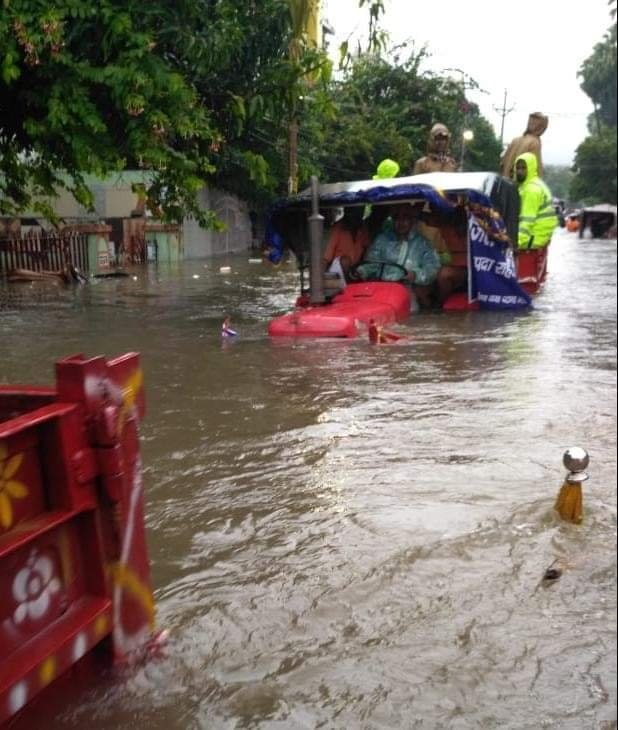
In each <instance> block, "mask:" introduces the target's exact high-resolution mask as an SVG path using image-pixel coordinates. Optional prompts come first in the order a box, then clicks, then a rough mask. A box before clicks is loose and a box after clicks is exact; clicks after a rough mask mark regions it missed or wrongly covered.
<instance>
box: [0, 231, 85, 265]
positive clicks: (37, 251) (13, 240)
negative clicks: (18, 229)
mask: <svg viewBox="0 0 618 730" xmlns="http://www.w3.org/2000/svg"><path fill="white" fill-rule="evenodd" d="M66 264H72V265H73V266H75V267H77V268H78V269H79V270H80V271H84V272H87V271H88V270H89V263H88V236H87V235H86V234H84V233H45V232H40V233H27V234H26V235H25V236H23V237H21V238H18V237H9V238H0V275H2V274H8V273H9V272H11V271H14V270H15V269H29V270H30V271H59V270H60V269H62V268H63V267H64V266H65V265H66Z"/></svg>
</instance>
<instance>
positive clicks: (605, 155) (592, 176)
mask: <svg viewBox="0 0 618 730" xmlns="http://www.w3.org/2000/svg"><path fill="white" fill-rule="evenodd" d="M616 155H617V151H616V129H615V128H610V127H606V128H604V129H602V130H601V132H600V133H599V134H594V135H591V136H590V137H588V138H587V139H586V140H585V141H584V142H583V143H582V144H581V145H580V146H579V147H578V149H577V152H576V154H575V169H576V170H577V174H576V176H575V178H574V180H573V183H572V185H571V197H572V199H573V200H577V201H581V202H583V203H613V204H614V205H615V204H616V203H617V202H618V201H617V200H616Z"/></svg>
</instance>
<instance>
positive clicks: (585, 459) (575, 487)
mask: <svg viewBox="0 0 618 730" xmlns="http://www.w3.org/2000/svg"><path fill="white" fill-rule="evenodd" d="M563 463H564V465H565V466H566V468H567V469H568V470H569V473H568V474H567V477H566V479H565V481H564V484H563V485H562V487H561V489H560V492H559V493H558V499H557V500H556V507H555V509H556V511H557V512H558V514H559V515H560V517H561V518H562V519H563V520H565V521H566V522H572V523H574V524H576V525H579V524H580V523H581V522H582V520H583V518H584V500H583V494H582V484H583V483H584V482H585V481H587V480H588V474H586V469H587V468H588V464H589V463H590V456H589V455H588V452H587V451H586V450H585V449H581V448H579V447H578V446H575V447H573V448H570V449H567V451H566V452H565V454H564V458H563Z"/></svg>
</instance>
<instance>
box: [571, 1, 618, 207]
mask: <svg viewBox="0 0 618 730" xmlns="http://www.w3.org/2000/svg"><path fill="white" fill-rule="evenodd" d="M609 5H610V7H611V12H612V16H614V17H615V12H616V3H615V2H610V3H609ZM579 76H580V78H581V87H582V89H583V90H584V91H585V92H586V94H587V95H588V96H589V97H590V99H591V100H592V103H593V104H594V109H595V111H594V115H593V117H592V118H591V120H590V122H589V127H590V132H591V134H590V136H589V137H588V138H587V139H586V140H584V142H582V144H581V145H580V146H579V147H578V148H577V151H576V153H575V165H574V171H575V177H574V178H573V182H572V185H571V197H572V198H573V199H574V200H581V201H583V202H586V203H599V202H613V203H616V174H617V168H618V159H617V153H616V125H617V115H616V83H617V80H618V79H617V66H616V26H615V25H614V26H612V28H610V30H609V31H608V32H607V33H606V35H605V38H604V39H603V41H602V42H601V43H597V44H596V46H595V47H594V50H593V52H592V54H591V55H590V56H589V57H588V58H587V59H586V60H585V61H584V63H583V64H582V67H581V69H580V72H579Z"/></svg>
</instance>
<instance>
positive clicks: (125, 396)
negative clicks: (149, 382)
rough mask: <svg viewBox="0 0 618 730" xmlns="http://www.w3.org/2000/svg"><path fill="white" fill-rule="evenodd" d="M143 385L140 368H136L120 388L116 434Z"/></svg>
mask: <svg viewBox="0 0 618 730" xmlns="http://www.w3.org/2000/svg"><path fill="white" fill-rule="evenodd" d="M143 386H144V373H143V371H142V369H141V368H138V369H137V370H136V371H135V372H134V373H133V375H131V377H130V378H129V379H128V380H127V382H126V383H125V384H124V387H123V388H122V406H121V409H120V417H119V418H118V435H120V433H121V431H122V429H123V427H124V424H125V421H126V419H127V416H129V415H130V414H131V413H132V412H133V409H134V408H135V403H136V401H137V396H138V395H139V394H140V392H141V390H142V388H143Z"/></svg>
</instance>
